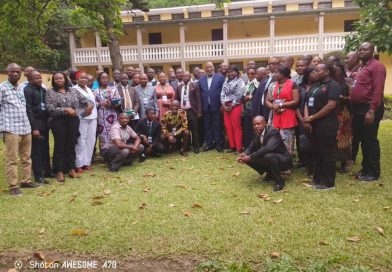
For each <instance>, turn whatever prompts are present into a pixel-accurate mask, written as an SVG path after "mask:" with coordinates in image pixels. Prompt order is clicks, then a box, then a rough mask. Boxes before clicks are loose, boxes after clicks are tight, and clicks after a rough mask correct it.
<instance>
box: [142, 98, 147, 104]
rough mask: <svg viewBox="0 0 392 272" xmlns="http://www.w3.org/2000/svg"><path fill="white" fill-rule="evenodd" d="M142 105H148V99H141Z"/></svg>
mask: <svg viewBox="0 0 392 272" xmlns="http://www.w3.org/2000/svg"><path fill="white" fill-rule="evenodd" d="M143 104H144V105H146V104H148V98H147V97H145V98H143Z"/></svg>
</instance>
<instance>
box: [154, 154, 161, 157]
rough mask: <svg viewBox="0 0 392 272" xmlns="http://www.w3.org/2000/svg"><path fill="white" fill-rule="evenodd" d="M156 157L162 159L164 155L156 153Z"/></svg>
mask: <svg viewBox="0 0 392 272" xmlns="http://www.w3.org/2000/svg"><path fill="white" fill-rule="evenodd" d="M154 156H155V157H157V158H160V157H162V154H161V153H155V154H154Z"/></svg>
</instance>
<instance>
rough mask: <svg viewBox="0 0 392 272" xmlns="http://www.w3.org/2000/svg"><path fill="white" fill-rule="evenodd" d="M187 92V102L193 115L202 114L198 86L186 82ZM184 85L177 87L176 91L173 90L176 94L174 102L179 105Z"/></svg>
mask: <svg viewBox="0 0 392 272" xmlns="http://www.w3.org/2000/svg"><path fill="white" fill-rule="evenodd" d="M188 85H189V86H188V88H189V90H188V92H189V102H190V103H191V107H192V110H193V112H194V113H195V114H202V108H201V106H202V105H201V96H200V90H199V85H198V84H196V83H193V82H188ZM183 86H184V83H182V84H180V85H178V87H177V89H176V90H175V92H176V94H175V96H174V99H175V100H178V101H179V102H180V103H181V98H182V97H181V92H182V87H183Z"/></svg>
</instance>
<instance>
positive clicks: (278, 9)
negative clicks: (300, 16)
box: [272, 6, 286, 12]
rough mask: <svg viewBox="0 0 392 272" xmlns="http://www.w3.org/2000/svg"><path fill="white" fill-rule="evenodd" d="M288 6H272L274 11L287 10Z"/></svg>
mask: <svg viewBox="0 0 392 272" xmlns="http://www.w3.org/2000/svg"><path fill="white" fill-rule="evenodd" d="M285 11H286V6H275V7H272V12H285Z"/></svg>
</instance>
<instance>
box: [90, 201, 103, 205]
mask: <svg viewBox="0 0 392 272" xmlns="http://www.w3.org/2000/svg"><path fill="white" fill-rule="evenodd" d="M98 205H103V202H102V201H99V200H94V201H93V202H91V206H98Z"/></svg>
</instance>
